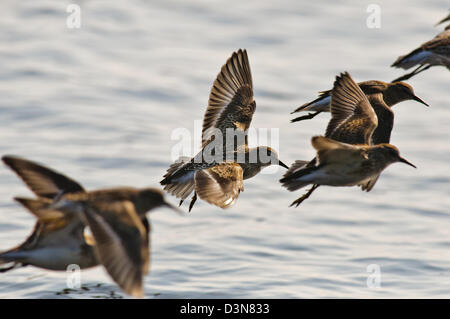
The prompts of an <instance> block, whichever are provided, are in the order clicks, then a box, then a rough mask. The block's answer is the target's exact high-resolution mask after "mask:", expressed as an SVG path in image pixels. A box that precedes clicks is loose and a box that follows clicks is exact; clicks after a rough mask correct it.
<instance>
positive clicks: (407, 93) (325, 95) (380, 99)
mask: <svg viewBox="0 0 450 319" xmlns="http://www.w3.org/2000/svg"><path fill="white" fill-rule="evenodd" d="M358 85H359V87H360V88H361V90H362V91H363V92H364V94H366V95H367V98H368V99H369V102H371V105H372V106H373V107H374V109H375V113H377V116H378V117H381V116H382V115H383V113H386V112H387V113H391V114H392V116H393V113H392V111H391V107H392V106H394V105H395V104H397V103H400V102H403V101H408V100H414V101H417V102H420V103H422V104H425V105H427V106H428V104H426V103H425V102H424V101H422V99H420V98H419V97H418V96H416V95H415V93H414V89H413V88H412V87H411V85H409V84H407V83H405V82H391V83H388V82H383V81H377V80H370V81H364V82H360V83H358ZM330 102H331V90H327V91H321V92H319V97H318V98H317V99H315V100H313V101H311V102H308V103H305V104H303V105H301V106H300V107H298V108H296V109H295V110H294V111H293V112H291V114H293V113H296V112H313V113H309V114H308V115H303V116H299V117H296V118H294V119H292V120H291V122H298V121H303V120H308V119H312V118H314V117H316V116H317V115H318V114H320V113H322V112H330ZM377 134H378V133H377V132H376V133H375V135H377ZM380 143H381V142H380ZM382 143H387V142H382Z"/></svg>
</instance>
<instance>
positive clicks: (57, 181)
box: [2, 155, 84, 199]
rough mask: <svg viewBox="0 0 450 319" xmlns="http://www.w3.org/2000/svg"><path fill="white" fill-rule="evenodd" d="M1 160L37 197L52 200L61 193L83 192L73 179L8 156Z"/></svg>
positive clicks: (33, 163) (30, 162) (27, 161)
mask: <svg viewBox="0 0 450 319" xmlns="http://www.w3.org/2000/svg"><path fill="white" fill-rule="evenodd" d="M2 160H3V162H4V163H5V164H6V165H8V167H10V168H11V169H12V170H13V171H14V172H15V173H16V174H17V175H18V176H19V177H20V178H21V179H22V180H23V181H24V183H25V184H26V185H27V186H28V187H29V188H30V190H31V191H32V192H33V193H35V194H36V195H37V196H39V197H45V198H51V199H53V198H55V197H56V196H57V195H60V194H62V193H74V192H84V189H83V187H82V186H81V185H80V184H78V183H77V182H76V181H74V180H73V179H71V178H69V177H67V176H65V175H63V174H61V173H58V172H56V171H54V170H52V169H50V168H47V167H45V166H42V165H40V164H37V163H35V162H32V161H29V160H26V159H23V158H20V157H15V156H10V155H6V156H3V157H2Z"/></svg>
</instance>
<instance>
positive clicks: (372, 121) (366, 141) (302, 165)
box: [281, 72, 393, 206]
mask: <svg viewBox="0 0 450 319" xmlns="http://www.w3.org/2000/svg"><path fill="white" fill-rule="evenodd" d="M371 100H372V105H371V103H370V102H369V99H368V97H367V96H366V95H365V94H364V93H363V91H362V90H361V89H360V87H359V86H358V85H357V84H356V83H355V82H354V81H353V79H352V78H351V76H350V75H349V74H348V73H347V72H346V73H344V74H341V76H338V77H336V81H335V82H334V86H333V90H332V92H331V116H332V118H331V120H330V121H329V123H328V126H327V129H326V133H325V136H326V138H329V139H333V140H335V141H339V142H341V143H345V144H359V145H364V147H366V148H367V147H370V145H373V144H380V143H383V144H387V143H388V142H389V139H390V133H391V130H392V123H393V117H390V116H386V115H383V116H384V117H382V118H381V119H378V117H377V114H376V113H375V110H377V108H378V107H379V106H376V105H375V104H376V103H380V102H379V100H377V99H375V98H374V97H372V98H371ZM374 103H375V104H374ZM383 104H384V103H383ZM380 108H381V107H380ZM386 117H387V118H388V119H392V121H391V122H389V123H387V124H386V123H384V124H383V126H382V129H380V131H379V134H378V135H376V136H375V135H374V133H375V131H376V128H377V127H378V126H379V125H380V122H381V120H385V119H386ZM383 140H386V141H383ZM375 141H376V142H375ZM374 142H375V143H374ZM318 165H320V163H318V159H317V158H315V159H313V160H312V161H310V162H306V161H296V162H295V163H294V164H293V165H292V166H291V168H290V169H289V170H288V172H286V174H285V175H284V177H283V179H281V182H282V183H283V185H284V186H285V187H288V188H289V187H290V186H289V185H290V183H292V181H293V180H295V178H296V176H297V175H298V174H297V172H299V171H301V172H304V171H305V170H316V167H317V166H318ZM383 169H384V168H383ZM380 173H381V170H380ZM300 174H301V173H300ZM378 176H379V174H373V175H372V176H371V177H370V178H365V179H363V180H361V181H360V183H358V184H359V185H360V186H361V188H362V189H363V190H366V191H370V190H371V189H372V188H373V186H374V185H375V183H376V181H377V179H378ZM317 187H319V184H315V185H313V187H312V188H311V189H310V190H309V191H308V192H307V193H306V194H304V195H303V196H302V197H300V198H299V199H297V200H296V201H294V202H293V203H292V204H291V206H292V205H297V206H298V205H299V204H300V203H302V202H303V201H304V200H305V199H307V198H308V197H309V196H310V195H311V194H312V192H313V191H314V190H315V189H317ZM290 190H291V189H290ZM292 190H293V189H292Z"/></svg>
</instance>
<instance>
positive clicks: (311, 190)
mask: <svg viewBox="0 0 450 319" xmlns="http://www.w3.org/2000/svg"><path fill="white" fill-rule="evenodd" d="M319 186H320V185H318V184H314V185H313V187H311V188H310V189H309V190H308V191H307V192H306V193H305V194H303V195H302V196H301V197H300V198H298V199H296V200H295V201H293V202H292V204H291V205H290V206H289V207H292V206H294V205H295V207H298V205H300V204H301V203H302V202H303V201H304V200H305V199H307V198H308V197H309V196H311V194H312V193H313V192H314V191H315V190H316V188H317V187H319Z"/></svg>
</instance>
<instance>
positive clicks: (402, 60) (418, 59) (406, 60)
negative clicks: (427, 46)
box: [391, 49, 430, 70]
mask: <svg viewBox="0 0 450 319" xmlns="http://www.w3.org/2000/svg"><path fill="white" fill-rule="evenodd" d="M429 55H430V52H428V51H424V50H422V49H416V50H414V51H412V52H410V53H408V54H406V55H402V56H399V57H398V58H397V60H395V62H394V63H392V65H391V67H396V68H401V69H404V70H408V69H410V68H412V67H413V66H416V65H419V64H422V63H423V62H424V61H425V60H426V59H427V58H428V56H429Z"/></svg>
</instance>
